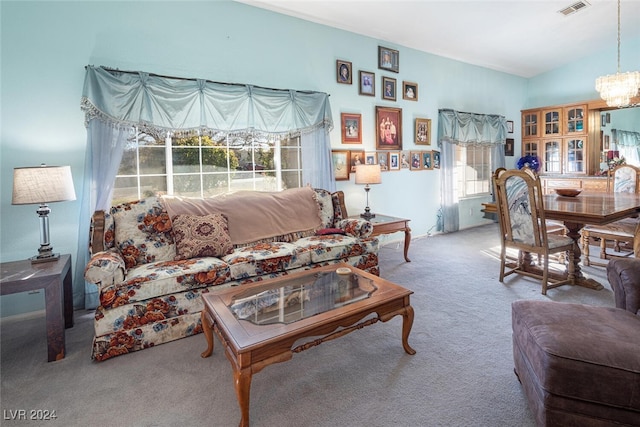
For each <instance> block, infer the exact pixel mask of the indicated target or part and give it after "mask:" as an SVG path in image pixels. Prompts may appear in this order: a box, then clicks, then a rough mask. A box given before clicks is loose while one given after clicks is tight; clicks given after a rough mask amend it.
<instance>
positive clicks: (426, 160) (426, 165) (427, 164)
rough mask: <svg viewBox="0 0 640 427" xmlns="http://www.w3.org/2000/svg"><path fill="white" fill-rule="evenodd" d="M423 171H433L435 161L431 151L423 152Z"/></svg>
mask: <svg viewBox="0 0 640 427" xmlns="http://www.w3.org/2000/svg"><path fill="white" fill-rule="evenodd" d="M422 169H427V170H429V169H433V159H432V155H431V151H423V152H422Z"/></svg>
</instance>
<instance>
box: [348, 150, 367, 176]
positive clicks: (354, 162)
mask: <svg viewBox="0 0 640 427" xmlns="http://www.w3.org/2000/svg"><path fill="white" fill-rule="evenodd" d="M349 158H350V159H351V162H350V163H351V172H353V173H356V166H358V165H364V163H365V158H364V150H362V151H353V150H351V152H350V153H349Z"/></svg>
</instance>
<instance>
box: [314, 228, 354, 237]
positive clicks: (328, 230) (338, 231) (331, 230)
mask: <svg viewBox="0 0 640 427" xmlns="http://www.w3.org/2000/svg"><path fill="white" fill-rule="evenodd" d="M326 234H343V235H345V234H347V233H345V231H344V230H343V229H342V228H321V229H320V230H318V231H316V236H324V235H326Z"/></svg>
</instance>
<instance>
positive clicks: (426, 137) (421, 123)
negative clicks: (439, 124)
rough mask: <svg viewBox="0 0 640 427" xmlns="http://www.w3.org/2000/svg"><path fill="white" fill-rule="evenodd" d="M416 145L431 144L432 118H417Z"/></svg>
mask: <svg viewBox="0 0 640 427" xmlns="http://www.w3.org/2000/svg"><path fill="white" fill-rule="evenodd" d="M414 141H415V143H416V145H431V119H416V126H415V139H414Z"/></svg>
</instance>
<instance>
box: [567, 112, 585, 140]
mask: <svg viewBox="0 0 640 427" xmlns="http://www.w3.org/2000/svg"><path fill="white" fill-rule="evenodd" d="M586 111H587V108H586V107H584V106H577V107H568V108H565V114H564V117H565V122H564V125H565V134H569V133H586V131H587V126H586V123H585V117H586Z"/></svg>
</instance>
